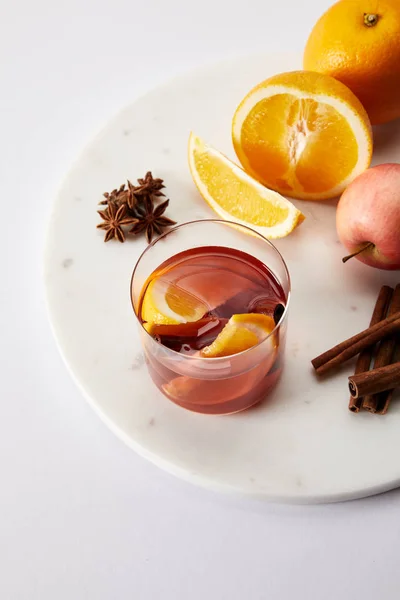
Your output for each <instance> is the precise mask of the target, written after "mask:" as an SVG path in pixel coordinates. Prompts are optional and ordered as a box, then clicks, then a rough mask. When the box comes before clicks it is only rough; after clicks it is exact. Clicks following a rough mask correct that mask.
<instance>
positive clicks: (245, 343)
mask: <svg viewBox="0 0 400 600" xmlns="http://www.w3.org/2000/svg"><path fill="white" fill-rule="evenodd" d="M274 329H275V322H274V320H273V319H272V318H271V317H268V316H267V315H262V314H255V313H254V314H253V313H250V314H243V315H233V316H232V317H231V318H230V319H229V321H228V323H227V324H226V325H225V327H224V328H223V330H222V331H221V333H220V334H219V335H218V336H217V337H216V338H215V340H214V341H213V342H212V344H210V345H209V346H206V347H205V348H203V349H202V350H201V352H200V355H201V356H202V357H204V358H219V357H221V356H231V355H232V354H237V353H238V352H243V351H244V350H248V349H249V348H252V347H253V346H256V345H257V344H259V343H260V342H262V341H263V340H265V339H266V338H267V337H268V336H269V335H270V334H271V333H272V331H273V330H274ZM270 345H271V353H274V351H275V349H276V347H277V341H276V339H275V336H271V337H270Z"/></svg>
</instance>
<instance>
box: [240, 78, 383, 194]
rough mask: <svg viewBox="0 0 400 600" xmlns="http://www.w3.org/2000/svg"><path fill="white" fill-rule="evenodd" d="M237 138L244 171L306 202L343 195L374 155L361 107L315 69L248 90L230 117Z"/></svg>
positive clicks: (347, 91)
mask: <svg viewBox="0 0 400 600" xmlns="http://www.w3.org/2000/svg"><path fill="white" fill-rule="evenodd" d="M232 139H233V144H234V147H235V151H236V154H237V155H238V158H239V160H240V162H241V163H242V165H243V167H244V169H245V171H246V172H248V173H249V174H250V175H252V176H253V177H255V178H256V179H258V180H259V181H261V182H262V183H263V184H264V185H266V186H268V187H269V188H272V189H273V190H276V191H278V192H280V193H281V194H285V195H286V196H293V197H296V198H303V199H306V200H323V199H327V198H332V197H334V196H337V195H339V194H341V193H342V191H343V190H344V189H345V188H346V187H347V186H348V185H349V183H350V182H351V181H352V180H353V179H354V178H355V177H357V175H359V174H360V173H362V172H363V171H364V170H365V169H367V168H368V166H369V164H370V162H371V156H372V133H371V124H370V121H369V119H368V115H367V113H366V111H365V109H364V108H363V106H362V104H361V102H360V101H359V100H358V99H357V98H356V96H355V95H354V94H353V92H351V91H350V90H349V88H347V87H346V86H345V85H344V84H343V83H340V82H339V81H336V80H335V79H334V78H333V77H330V76H329V75H324V74H321V73H314V72H312V71H293V72H290V73H282V74H280V75H275V76H274V77H271V78H270V79H267V80H266V81H264V82H262V83H260V84H259V85H258V86H256V87H255V88H254V89H253V90H251V91H250V92H249V94H248V95H247V96H246V97H245V98H244V100H243V101H242V102H241V104H240V105H239V107H238V108H237V110H236V112H235V115H234V117H233V123H232Z"/></svg>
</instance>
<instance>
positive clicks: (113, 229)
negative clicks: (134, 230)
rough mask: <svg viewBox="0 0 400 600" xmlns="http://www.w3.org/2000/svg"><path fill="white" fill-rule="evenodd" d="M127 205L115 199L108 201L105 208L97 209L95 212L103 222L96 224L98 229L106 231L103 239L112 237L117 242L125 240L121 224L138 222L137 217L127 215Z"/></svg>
mask: <svg viewBox="0 0 400 600" xmlns="http://www.w3.org/2000/svg"><path fill="white" fill-rule="evenodd" d="M127 210H128V208H127V205H126V204H121V206H118V204H117V203H116V202H115V201H113V200H112V201H110V202H109V203H108V207H107V208H106V210H98V211H97V212H98V213H99V215H100V216H101V218H102V219H103V221H104V223H99V224H98V225H97V228H98V229H104V230H105V232H106V235H105V238H104V241H105V242H108V241H109V240H112V239H113V238H115V239H117V240H118V241H119V242H124V241H125V233H124V230H123V229H122V225H133V226H135V224H137V223H138V219H136V218H135V217H131V216H129V215H127Z"/></svg>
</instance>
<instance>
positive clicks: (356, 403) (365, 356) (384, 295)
mask: <svg viewBox="0 0 400 600" xmlns="http://www.w3.org/2000/svg"><path fill="white" fill-rule="evenodd" d="M392 295H393V288H391V287H389V286H388V285H384V286H382V287H381V289H380V292H379V294H378V298H377V300H376V303H375V308H374V310H373V313H372V317H371V321H370V324H369V326H370V327H372V326H373V325H376V323H379V321H382V319H384V318H385V317H386V313H387V309H388V307H389V305H390V302H391V300H392ZM392 304H393V303H392ZM398 310H400V306H399V308H398ZM373 352H374V346H369V347H368V348H365V350H363V351H362V352H360V354H359V355H358V359H357V363H356V367H355V370H354V374H355V375H358V373H364V372H365V371H369V368H370V366H371V360H372V355H373ZM362 403H363V398H362V397H361V398H354V397H353V396H352V395H350V400H349V410H351V411H352V412H359V410H360V408H361V405H362Z"/></svg>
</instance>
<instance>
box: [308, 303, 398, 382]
mask: <svg viewBox="0 0 400 600" xmlns="http://www.w3.org/2000/svg"><path fill="white" fill-rule="evenodd" d="M399 330H400V312H398V313H396V314H394V315H393V316H391V317H387V318H386V319H384V320H383V321H380V322H379V323H376V325H373V326H372V327H368V329H364V331H361V332H360V333H357V335H354V336H353V337H351V338H349V339H348V340H345V341H344V342H341V343H340V344H337V346H334V347H333V348H331V349H330V350H327V351H326V352H324V353H323V354H321V355H320V356H317V357H316V358H314V359H313V360H312V361H311V362H312V365H313V367H314V369H315V370H316V372H317V373H318V375H322V374H323V373H326V372H327V371H329V370H330V369H333V368H334V367H338V366H339V365H341V364H342V363H344V362H346V361H347V360H349V359H350V358H352V357H353V356H356V354H359V353H360V352H361V351H362V350H365V348H368V346H372V345H373V344H376V342H379V341H380V340H382V339H384V338H386V337H388V336H389V335H391V334H393V333H394V332H396V331H399Z"/></svg>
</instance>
